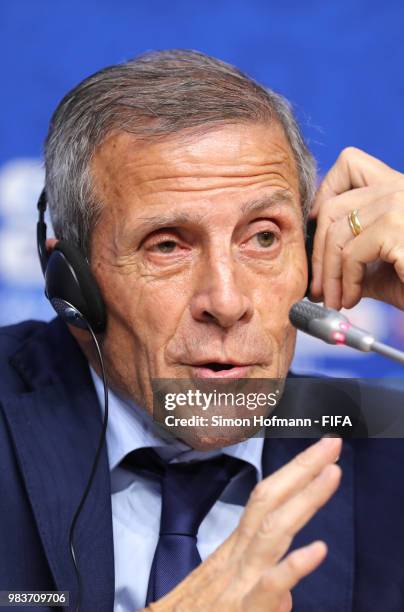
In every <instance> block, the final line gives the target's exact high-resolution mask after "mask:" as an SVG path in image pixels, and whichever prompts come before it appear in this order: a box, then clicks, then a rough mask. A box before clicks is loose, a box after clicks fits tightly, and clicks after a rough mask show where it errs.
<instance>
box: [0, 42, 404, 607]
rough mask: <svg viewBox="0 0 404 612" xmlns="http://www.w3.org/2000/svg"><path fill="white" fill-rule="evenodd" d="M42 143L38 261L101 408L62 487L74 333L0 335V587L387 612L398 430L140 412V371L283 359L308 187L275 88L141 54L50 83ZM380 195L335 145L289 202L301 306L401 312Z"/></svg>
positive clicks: (147, 379) (101, 600)
mask: <svg viewBox="0 0 404 612" xmlns="http://www.w3.org/2000/svg"><path fill="white" fill-rule="evenodd" d="M45 158H46V197H47V200H48V204H49V208H50V213H51V218H52V222H53V228H54V232H55V236H56V238H55V239H48V240H47V243H46V244H47V249H48V253H47V254H44V253H42V258H43V263H44V268H46V266H47V260H48V259H49V257H51V258H52V257H53V254H54V253H56V252H59V253H61V254H62V256H63V258H64V259H65V260H66V259H67V260H70V263H71V266H72V268H73V270H74V269H76V271H77V275H78V276H83V275H84V276H83V278H84V277H85V279H87V280H85V283H87V281H88V283H93V284H94V286H95V287H97V291H99V293H100V295H99V296H98V297H97V299H98V298H99V300H100V303H99V304H98V306H99V309H98V313H99V314H100V313H101V314H100V317H101V318H102V317H105V321H101V322H100V321H99V320H98V323H99V328H98V330H97V329H96V330H95V331H96V332H97V331H98V333H97V336H98V341H99V343H100V346H101V349H102V354H103V356H104V360H105V367H106V371H107V374H108V380H109V386H110V421H109V425H108V429H107V434H106V442H107V444H106V448H104V447H102V448H101V454H100V456H99V462H98V463H97V464H95V465H96V471H95V474H94V478H93V480H92V481H91V483H90V484H91V486H90V488H89V490H88V491H87V493H88V494H87V496H85V497H83V493H84V491H85V489H86V486H87V485H88V484H89V480H88V479H89V475H90V472H91V468H92V466H93V462H94V455H95V453H96V450H97V443H98V441H99V439H100V438H99V437H100V431H101V423H102V416H103V414H102V410H103V389H102V382H101V378H100V377H101V375H102V372H101V368H100V362H99V360H98V356H97V352H96V350H95V344H94V337H93V335H92V334H90V333H89V331H88V330H86V329H79V328H78V327H77V326H74V325H69V326H68V327H66V325H65V324H64V323H63V322H62V321H61V320H60V318H57V319H55V320H54V321H52V322H51V323H49V324H45V323H38V322H32V321H31V322H24V323H21V324H19V325H16V326H12V327H9V328H5V329H3V330H2V332H1V335H0V341H1V345H0V346H1V360H2V361H1V371H2V376H1V387H0V407H1V410H0V415H1V419H0V441H1V444H0V457H1V466H2V470H1V476H0V483H1V505H0V530H1V538H0V542H1V544H0V547H1V552H2V554H1V556H0V559H1V561H0V588H1V589H3V590H4V589H7V590H17V589H18V590H24V591H32V590H43V591H49V590H51V591H52V590H60V591H69V592H70V606H69V609H71V610H74V609H78V608H79V609H80V610H82V611H83V612H84V611H88V612H90V611H91V612H95V611H97V612H101V611H105V612H112V610H115V612H131V611H134V610H135V609H140V608H144V607H145V606H148V609H151V610H155V611H160V610H164V611H170V612H171V611H173V612H174V610H175V611H176V610H184V611H188V610H211V611H212V612H213V611H218V610H229V611H230V610H235V611H242V610H243V611H244V610H248V611H250V610H254V611H260V610H265V611H273V612H275V611H276V612H281V611H282V612H284V611H286V610H290V609H291V607H292V598H293V609H294V610H296V611H297V612H299V611H302V612H305V611H310V610H313V611H314V610H315V611H316V612H318V611H326V612H328V611H338V612H342V611H348V610H355V611H356V612H357V611H361V612H362V611H363V612H365V611H366V612H368V611H369V610H376V609H378V610H381V609H383V610H386V611H390V610H402V609H403V608H404V594H403V588H402V585H403V584H404V570H403V569H402V567H403V566H402V555H403V554H404V528H403V527H402V516H403V512H404V491H403V487H402V485H401V480H402V469H401V466H402V465H403V463H404V446H403V444H402V443H401V441H400V440H377V441H376V440H356V441H350V442H348V441H347V442H345V443H344V445H343V446H342V445H341V441H340V440H339V439H336V438H325V439H323V440H321V441H320V442H317V443H314V444H313V443H312V442H311V441H309V440H307V439H305V440H295V439H286V440H285V439H284V440H281V439H275V438H273V439H271V438H268V439H266V440H264V438H262V437H252V438H248V439H243V435H242V432H240V434H239V439H236V438H235V439H231V440H230V439H226V437H225V436H221V435H220V432H219V434H218V435H217V436H216V437H214V436H212V437H206V435H204V432H203V428H201V429H198V427H197V428H196V429H194V431H193V443H192V448H191V447H190V445H188V444H187V443H185V442H184V440H183V439H176V440H170V439H168V438H167V437H165V436H163V435H162V433H161V431H160V429H159V428H157V427H156V426H155V424H154V423H153V419H152V416H151V415H152V408H153V390H152V381H153V380H155V379H181V378H185V379H189V380H192V381H198V380H201V379H202V380H204V379H210V378H214V379H215V380H216V381H219V382H220V381H222V382H223V379H224V380H229V379H230V380H231V379H238V378H245V379H254V378H256V379H278V380H283V379H285V377H286V376H287V374H288V370H289V367H290V363H291V360H292V357H293V352H294V347H295V331H294V329H293V328H292V327H291V325H290V323H289V319H288V312H289V309H290V307H291V305H292V304H293V303H294V302H295V301H297V300H298V299H300V298H301V297H302V296H303V295H304V294H305V291H306V287H307V282H308V274H307V258H306V251H305V232H304V228H305V223H306V221H307V218H308V215H309V212H310V207H311V205H312V204H313V196H314V186H315V168H314V163H313V159H312V157H311V155H310V153H309V151H308V150H307V148H306V146H305V144H304V142H303V139H302V136H301V134H300V132H299V129H298V127H297V125H296V122H295V120H294V118H293V116H292V114H291V111H290V109H289V106H288V104H287V103H286V102H285V101H284V100H283V99H282V98H281V97H280V96H279V95H277V94H275V93H273V92H271V91H268V90H265V89H264V88H263V87H261V86H260V85H258V84H257V83H255V82H254V81H252V80H251V79H249V78H248V77H246V76H245V75H243V74H242V73H240V72H239V71H238V70H236V69H235V68H233V67H231V66H229V65H227V64H225V63H223V62H221V61H218V60H216V59H213V58H210V57H207V56H205V55H203V54H199V53H196V52H189V51H169V52H159V53H152V54H147V55H144V56H141V57H139V58H137V59H135V60H133V61H130V62H127V63H125V64H122V65H117V66H112V67H110V68H106V69H105V70H102V71H100V72H98V73H96V74H95V75H93V76H91V77H89V78H88V79H86V80H85V81H83V82H82V83H81V84H79V85H78V86H77V87H76V88H75V89H74V90H73V91H71V92H70V93H69V94H67V96H66V97H65V98H64V99H63V100H62V102H61V103H60V105H59V107H58V109H57V110H56V112H55V114H54V116H53V118H52V121H51V126H50V130H49V135H48V138H47V141H46V150H45ZM403 193H404V178H403V175H402V174H400V173H399V172H396V171H394V170H392V169H391V168H389V167H387V166H386V165H384V164H383V163H382V162H380V161H378V160H376V159H374V158H372V157H370V156H368V155H367V154H365V153H363V152H361V151H358V150H355V149H347V150H346V151H344V152H343V153H342V154H341V156H340V157H339V159H338V160H337V162H336V164H335V166H334V167H333V168H332V169H331V171H330V172H329V174H328V175H327V177H326V178H325V180H324V181H323V183H322V185H321V187H320V189H319V191H318V193H317V196H316V198H315V200H314V204H313V206H312V208H311V213H310V214H311V215H312V216H313V217H316V218H317V232H316V237H315V245H314V254H313V280H312V283H311V293H312V296H313V297H314V299H322V298H323V299H324V301H325V302H326V304H327V305H330V306H333V307H335V308H340V307H341V306H342V305H343V306H345V307H347V308H349V307H352V306H353V305H355V304H356V303H357V302H358V301H359V300H360V299H361V297H362V296H370V297H373V298H376V299H380V300H383V301H385V302H389V303H391V304H394V305H395V306H396V307H398V308H401V309H402V308H404V240H403V235H404V233H403V226H404V222H403V218H404V198H403ZM352 210H357V211H358V212H357V213H356V221H357V227H356V229H357V230H358V231H355V232H353V230H352V228H351V227H350V224H349V223H348V221H347V217H348V214H349V213H350V211H352ZM355 234H356V235H355ZM60 241H61V242H60ZM66 245H67V246H66ZM49 261H51V259H49ZM69 265H70V264H69ZM69 269H71V268H69ZM73 277H74V278H76V276H75V272H74V271H73ZM83 282H84V281H83ZM60 285H61V286H62V290H63V282H61V283H60ZM93 289H94V287H93ZM92 295H94V293H92ZM48 296H49V297H51V296H50V290H49V288H48ZM101 300H102V304H101ZM67 302H68V300H67ZM53 303H54V305H55V307H57V308H59V307H60V301H59V302H55V301H54V302H53ZM65 306H66V300H65V303H64V306H63V308H65ZM104 307H105V312H104V310H103V308H104ZM90 310H91V309H90ZM79 315H80V316H81V317H82V319H83V321H86V320H87V318H88V317H90V316H91V312H90V314H88V313H85V312H84V313H79ZM96 322H97V321H96ZM386 393H387V392H386ZM389 398H390V399H389V401H390V400H391V401H393V400H394V401H396V398H395V396H393V394H390V396H389ZM183 410H184V414H185V413H186V410H187V407H186V406H185V407H184V409H183ZM244 437H245V436H244ZM141 449H148V450H146V451H145V452H142V450H141ZM150 449H153V450H150ZM338 459H339V464H340V466H337V465H335V462H336V461H337V460H338ZM341 471H342V474H343V478H342V481H341V484H340V477H341ZM216 481H217V482H216ZM80 500H81V501H82V502H83V503H82V504H81V507H80V508H79V509H78V505H79V504H80ZM78 510H79V512H78ZM73 535H74V537H73ZM70 548H72V555H71V554H70V553H71V551H70ZM72 557H73V558H72ZM77 578H78V580H77Z"/></svg>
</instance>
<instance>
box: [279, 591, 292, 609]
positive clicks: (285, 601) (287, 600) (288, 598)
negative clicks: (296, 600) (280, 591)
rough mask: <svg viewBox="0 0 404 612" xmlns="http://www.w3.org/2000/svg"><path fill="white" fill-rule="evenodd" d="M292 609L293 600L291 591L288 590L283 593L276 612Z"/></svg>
mask: <svg viewBox="0 0 404 612" xmlns="http://www.w3.org/2000/svg"><path fill="white" fill-rule="evenodd" d="M292 610H293V600H292V593H291V592H290V591H288V592H287V593H286V595H284V596H283V597H282V599H281V603H280V605H279V608H278V609H277V610H276V612H292Z"/></svg>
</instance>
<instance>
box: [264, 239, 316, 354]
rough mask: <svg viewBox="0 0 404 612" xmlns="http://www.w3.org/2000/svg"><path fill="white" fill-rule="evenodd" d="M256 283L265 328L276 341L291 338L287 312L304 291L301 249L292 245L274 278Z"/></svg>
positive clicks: (303, 259) (302, 249) (305, 268)
mask: <svg viewBox="0 0 404 612" xmlns="http://www.w3.org/2000/svg"><path fill="white" fill-rule="evenodd" d="M260 280H261V282H260V283H259V289H258V291H257V293H256V300H255V303H256V307H257V310H258V311H259V313H260V315H261V318H262V320H263V322H264V327H265V329H266V330H268V332H269V333H271V334H272V335H273V336H274V337H276V338H278V339H279V341H280V342H281V341H284V340H285V334H287V337H288V338H289V337H290V327H291V325H290V322H289V310H290V308H291V306H292V305H293V304H294V303H295V302H297V301H298V300H300V299H301V298H302V297H303V296H304V293H305V291H306V287H307V259H306V252H305V249H304V246H303V245H302V244H301V243H300V242H299V243H294V244H293V245H291V246H290V247H288V249H287V252H286V256H285V261H284V262H283V264H282V267H281V269H280V271H279V273H277V274H276V275H273V276H270V277H268V278H266V279H265V280H264V282H262V279H260Z"/></svg>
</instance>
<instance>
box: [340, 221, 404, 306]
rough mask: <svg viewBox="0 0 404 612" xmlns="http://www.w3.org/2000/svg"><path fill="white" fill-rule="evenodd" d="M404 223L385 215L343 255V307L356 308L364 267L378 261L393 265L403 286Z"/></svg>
mask: <svg viewBox="0 0 404 612" xmlns="http://www.w3.org/2000/svg"><path fill="white" fill-rule="evenodd" d="M403 236H404V219H403V218H401V217H399V216H397V214H396V213H394V212H388V213H386V214H384V215H382V216H381V217H379V219H378V220H377V221H375V222H374V223H373V224H372V225H371V226H370V227H368V228H367V229H366V230H364V231H363V232H362V233H361V234H359V236H357V237H356V238H355V239H354V240H352V241H351V242H349V243H348V244H347V245H346V246H345V248H344V250H343V253H342V262H343V264H342V265H343V268H342V305H343V306H344V308H352V307H353V306H355V305H356V304H357V303H358V301H359V300H360V298H361V297H362V293H363V283H364V279H365V273H366V265H367V264H370V263H372V262H375V261H376V260H378V259H381V260H382V261H384V262H386V263H389V264H392V265H393V266H394V269H395V271H396V274H397V276H398V278H399V279H400V281H401V282H404V238H403Z"/></svg>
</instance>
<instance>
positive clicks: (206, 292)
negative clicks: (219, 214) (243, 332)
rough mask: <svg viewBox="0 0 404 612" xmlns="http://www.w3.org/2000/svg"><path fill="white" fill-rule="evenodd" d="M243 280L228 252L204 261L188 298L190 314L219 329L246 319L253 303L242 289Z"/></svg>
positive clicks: (249, 316) (248, 317)
mask: <svg viewBox="0 0 404 612" xmlns="http://www.w3.org/2000/svg"><path fill="white" fill-rule="evenodd" d="M242 281H243V279H242V272H241V271H240V270H239V269H238V266H237V262H234V260H233V259H232V258H231V255H230V254H229V255H224V256H222V257H220V259H219V258H216V259H214V260H213V261H210V262H207V263H204V264H203V269H202V270H201V273H200V276H199V282H198V286H197V288H196V291H195V293H194V295H193V298H192V300H191V314H192V317H193V318H194V319H195V320H196V321H202V322H214V323H216V324H217V325H218V326H220V327H222V328H229V327H232V326H233V325H235V324H236V323H237V322H239V321H243V322H248V321H249V320H250V319H251V317H252V315H253V303H252V301H251V299H250V298H249V296H248V295H247V293H245V292H244V291H243V289H242V285H244V283H243V282H242Z"/></svg>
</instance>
